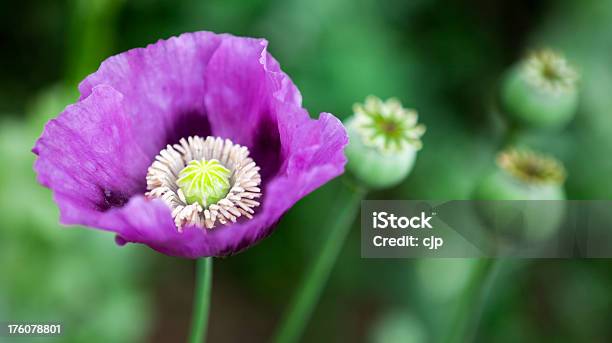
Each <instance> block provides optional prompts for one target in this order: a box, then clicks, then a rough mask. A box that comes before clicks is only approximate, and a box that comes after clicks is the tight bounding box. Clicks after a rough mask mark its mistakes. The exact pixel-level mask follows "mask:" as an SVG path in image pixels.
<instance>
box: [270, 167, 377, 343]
mask: <svg viewBox="0 0 612 343" xmlns="http://www.w3.org/2000/svg"><path fill="white" fill-rule="evenodd" d="M343 181H345V183H342V189H341V190H339V192H338V195H337V199H336V200H335V201H334V204H336V206H335V209H334V210H332V211H330V212H329V213H330V215H331V222H329V221H328V224H327V225H324V226H323V227H327V228H328V230H327V232H328V236H327V238H326V239H325V242H324V243H323V246H322V247H321V249H320V250H318V251H319V255H318V256H317V257H316V258H315V259H314V260H313V263H312V265H311V266H310V267H309V268H308V270H307V273H306V274H305V276H304V279H303V281H302V283H301V284H300V286H299V289H298V291H297V293H296V295H295V298H294V300H293V302H292V303H291V305H290V307H289V310H288V311H287V312H286V314H285V317H284V318H283V320H282V322H281V324H280V325H279V329H278V330H277V332H276V335H275V336H274V340H273V342H277V343H293V342H297V341H298V339H299V337H300V336H301V334H302V332H303V331H304V329H305V327H306V325H307V324H308V321H309V319H310V316H311V314H312V312H313V310H314V308H315V306H316V304H317V303H318V300H319V297H320V295H321V291H322V290H323V288H324V287H325V284H326V283H327V279H328V278H329V274H330V272H331V270H332V268H333V266H334V264H335V262H336V258H337V257H338V255H339V253H340V251H341V250H342V246H343V245H344V241H345V240H346V237H347V235H348V232H349V230H350V228H351V226H352V224H353V221H354V220H355V216H356V215H357V214H358V212H359V208H360V204H361V200H362V199H363V198H364V196H365V194H366V192H365V190H363V189H359V188H355V187H352V186H351V185H350V184H348V180H346V179H345V180H343Z"/></svg>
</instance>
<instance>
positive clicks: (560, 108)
mask: <svg viewBox="0 0 612 343" xmlns="http://www.w3.org/2000/svg"><path fill="white" fill-rule="evenodd" d="M577 81H578V74H577V73H576V71H575V70H574V69H573V68H572V67H571V66H570V65H569V64H568V63H567V61H566V60H565V59H564V58H563V57H562V56H561V55H559V54H557V53H555V52H553V51H550V50H542V51H538V52H535V53H532V54H531V55H530V56H529V57H527V58H526V59H525V60H523V61H522V62H520V63H519V64H518V65H516V66H514V67H512V68H511V69H510V71H509V72H508V73H507V74H506V76H505V78H504V80H503V82H502V85H501V90H500V91H501V93H500V102H501V107H502V110H503V111H504V112H505V113H506V114H507V115H508V116H509V117H510V119H511V120H512V121H514V122H516V123H518V124H519V125H524V126H529V127H546V128H554V127H562V126H564V125H565V124H567V123H568V122H569V121H570V120H571V119H572V118H573V116H574V114H575V112H576V108H577V106H578V88H577Z"/></svg>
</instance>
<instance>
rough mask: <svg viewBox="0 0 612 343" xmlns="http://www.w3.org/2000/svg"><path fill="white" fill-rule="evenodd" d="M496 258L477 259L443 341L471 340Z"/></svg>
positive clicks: (485, 298) (490, 282) (487, 291)
mask: <svg viewBox="0 0 612 343" xmlns="http://www.w3.org/2000/svg"><path fill="white" fill-rule="evenodd" d="M496 266H497V259H492V258H483V259H480V260H478V265H477V266H476V269H475V270H474V271H473V272H472V275H471V278H470V282H469V284H468V285H467V287H466V289H465V293H464V295H463V296H462V297H461V298H459V305H458V309H457V313H456V315H455V318H454V322H453V323H451V325H452V326H451V327H450V330H449V331H448V332H449V336H448V337H447V339H445V340H444V341H445V342H448V343H452V342H472V341H473V340H474V334H475V332H476V329H477V327H478V322H479V321H480V316H481V314H482V311H483V309H484V306H485V303H486V300H487V298H488V294H489V291H490V288H491V284H492V282H493V278H494V275H495V272H496Z"/></svg>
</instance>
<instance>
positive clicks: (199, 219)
mask: <svg viewBox="0 0 612 343" xmlns="http://www.w3.org/2000/svg"><path fill="white" fill-rule="evenodd" d="M260 184H261V176H260V174H259V167H258V166H257V164H256V163H255V162H254V161H253V159H251V158H250V157H249V150H248V149H247V148H246V147H243V146H241V145H238V144H234V143H232V141H230V140H229V139H225V140H224V139H221V138H219V137H211V136H209V137H207V138H206V139H204V138H200V137H198V136H193V137H188V138H186V139H185V138H183V139H181V140H180V142H179V144H174V145H172V146H171V145H168V146H167V147H166V149H163V150H162V151H161V152H160V153H159V155H157V156H156V157H155V162H153V164H152V165H151V167H149V170H148V172H147V190H148V192H147V193H146V194H145V196H147V197H148V198H158V199H161V200H162V201H164V202H165V203H166V204H167V205H168V207H170V209H171V211H172V217H173V218H174V223H175V224H176V226H177V228H178V229H179V231H180V230H181V229H182V228H183V227H184V226H196V227H201V228H204V227H205V228H208V229H212V228H213V227H215V226H216V225H217V224H222V225H225V224H228V223H235V222H237V221H238V219H239V218H241V217H245V218H248V219H251V218H252V217H253V214H254V213H255V210H254V208H255V207H257V206H259V202H258V201H257V200H256V199H258V198H260V197H261V189H260V188H259V186H260Z"/></svg>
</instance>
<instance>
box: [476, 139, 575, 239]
mask: <svg viewBox="0 0 612 343" xmlns="http://www.w3.org/2000/svg"><path fill="white" fill-rule="evenodd" d="M564 180H565V170H564V168H563V166H562V165H561V163H560V162H558V161H557V160H556V159H554V158H552V157H548V156H544V155H540V154H537V153H535V152H532V151H529V150H517V149H509V150H506V151H503V152H501V153H500V154H499V155H498V158H497V168H496V169H495V170H493V171H491V172H490V173H489V174H488V175H487V176H485V177H484V178H483V179H482V181H481V182H480V184H479V185H478V187H477V188H476V191H475V192H474V196H473V198H474V199H475V200H494V201H482V202H478V203H477V211H478V214H479V216H480V217H481V219H483V221H484V223H485V224H486V225H487V226H488V227H490V228H494V229H496V230H501V232H500V233H502V234H504V235H510V236H513V237H519V238H524V239H528V240H539V239H545V238H548V237H551V235H553V234H554V233H556V231H557V229H558V228H559V226H560V224H561V221H562V220H563V216H564V213H565V205H564V203H563V202H562V201H548V202H542V203H540V204H539V206H523V205H524V203H521V202H512V201H495V200H565V192H564V190H563V182H564ZM517 211H519V212H518V213H521V214H522V216H523V218H524V219H525V222H524V223H523V224H524V227H522V228H518V227H516V226H515V225H512V219H513V218H515V216H516V214H517ZM543 211H544V212H545V213H542V212H543ZM519 230H520V231H519Z"/></svg>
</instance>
